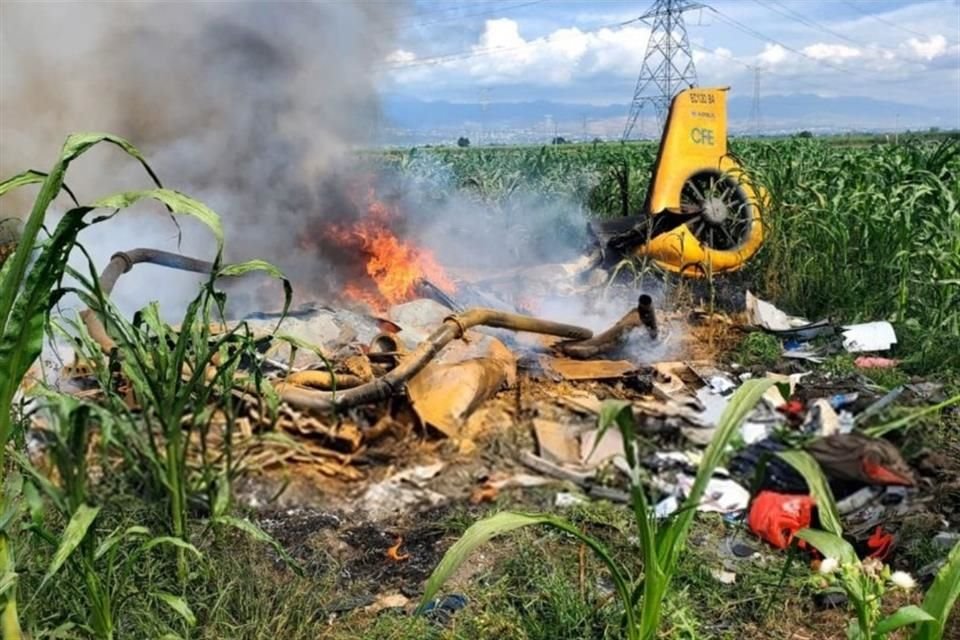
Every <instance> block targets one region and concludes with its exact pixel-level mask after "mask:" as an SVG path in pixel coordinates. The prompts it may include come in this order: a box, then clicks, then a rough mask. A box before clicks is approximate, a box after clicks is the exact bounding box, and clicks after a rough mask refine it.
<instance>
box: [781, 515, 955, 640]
mask: <svg viewBox="0 0 960 640" xmlns="http://www.w3.org/2000/svg"><path fill="white" fill-rule="evenodd" d="M797 537H798V538H800V539H801V540H805V541H807V542H809V543H810V544H811V545H813V546H814V547H816V548H817V549H818V550H819V551H820V552H821V553H822V554H823V555H824V556H825V558H824V560H823V561H822V562H821V563H820V569H819V572H820V575H821V576H822V577H823V578H824V579H826V580H827V581H828V582H829V583H831V584H835V585H838V586H840V587H841V588H842V589H843V590H844V592H845V593H846V594H847V597H848V598H849V600H850V602H851V604H852V605H853V608H854V611H855V612H856V618H854V619H852V620H850V623H849V625H848V627H847V637H848V638H850V640H885V639H886V638H887V637H889V635H890V634H891V633H892V632H894V631H896V630H897V629H900V628H903V627H910V626H914V627H916V629H915V633H914V635H913V638H914V640H940V639H941V638H943V637H944V632H945V630H946V625H947V618H948V617H949V615H950V611H951V609H952V608H953V605H954V604H955V602H956V600H957V596H958V595H960V543H958V544H957V545H956V546H954V548H953V550H952V551H951V552H950V555H949V556H948V558H947V561H946V563H945V564H944V566H943V568H942V569H941V570H940V571H939V572H938V574H937V577H936V579H935V580H934V582H933V584H932V585H931V586H930V589H929V590H928V591H927V593H926V595H925V596H924V599H923V603H922V605H921V606H919V607H918V606H916V605H907V606H903V607H900V608H899V609H897V610H896V611H894V612H893V613H891V614H890V615H887V616H884V615H883V613H882V611H881V604H882V600H883V596H884V595H885V594H886V593H887V592H888V591H890V590H891V589H894V588H899V589H906V590H910V589H913V588H914V587H915V586H916V584H915V582H914V580H913V578H912V577H911V576H910V575H909V574H907V573H904V572H902V571H893V572H892V571H891V570H890V567H888V566H886V565H884V564H883V563H882V562H880V561H879V560H876V559H874V558H867V559H866V560H863V561H861V560H860V559H859V558H858V557H857V553H856V551H855V550H854V548H853V547H852V546H851V545H850V543H848V542H847V541H846V540H844V539H843V538H841V537H840V536H837V535H834V534H832V533H829V532H827V531H819V530H815V529H804V530H802V531H799V532H797Z"/></svg>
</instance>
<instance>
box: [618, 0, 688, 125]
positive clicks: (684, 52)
mask: <svg viewBox="0 0 960 640" xmlns="http://www.w3.org/2000/svg"><path fill="white" fill-rule="evenodd" d="M705 7H706V5H703V4H700V3H699V2H693V1H692V0H656V2H654V3H653V6H652V7H650V9H649V10H647V12H646V13H645V14H643V15H642V16H640V20H642V21H643V22H645V23H646V24H649V25H650V27H651V30H650V40H649V41H647V51H646V53H645V54H644V56H643V66H642V67H641V69H640V77H639V78H637V88H636V89H634V91H633V102H632V104H631V105H630V115H629V116H627V124H626V126H625V127H624V129H623V139H624V140H626V139H628V138H629V137H630V134H631V133H632V132H633V129H634V127H635V126H636V124H637V118H638V117H639V116H640V111H641V110H642V109H643V108H644V106H646V105H648V104H649V105H651V106H653V108H654V111H655V112H656V114H657V122H658V124H659V126H660V128H661V129H662V128H663V123H664V121H665V120H666V117H667V112H668V111H669V109H670V101H671V100H673V96H675V95H677V94H678V93H679V92H680V91H682V90H683V89H687V88H689V87H692V86H695V85H696V84H697V69H696V67H694V65H693V53H692V52H691V50H690V41H689V40H688V39H687V26H686V24H685V23H684V21H683V14H684V12H686V11H690V10H692V9H703V8H705Z"/></svg>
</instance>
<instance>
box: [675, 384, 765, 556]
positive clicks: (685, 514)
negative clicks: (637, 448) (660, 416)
mask: <svg viewBox="0 0 960 640" xmlns="http://www.w3.org/2000/svg"><path fill="white" fill-rule="evenodd" d="M772 385H773V381H772V380H764V379H761V380H747V381H746V382H744V383H743V384H742V385H741V386H740V388H739V389H737V390H736V391H735V392H734V394H733V396H732V397H731V398H730V402H729V403H728V404H727V407H726V408H725V409H724V410H723V413H722V414H721V415H720V420H719V421H718V422H717V431H716V433H715V434H714V436H713V439H712V440H711V441H710V445H709V446H708V447H707V451H706V453H704V455H703V460H702V461H701V462H700V468H699V469H698V470H697V477H696V479H695V480H694V482H693V487H692V488H691V489H690V493H689V495H687V499H686V500H684V502H683V504H682V505H681V507H680V510H679V512H678V514H677V516H676V518H674V519H673V521H672V522H671V523H670V525H669V526H668V529H667V531H666V533H665V535H664V536H663V539H662V540H661V541H660V543H659V545H658V547H659V548H658V555H659V556H660V558H661V564H662V566H663V567H664V570H665V571H669V572H670V573H672V572H673V568H674V567H675V566H676V563H677V558H678V556H679V553H680V550H681V548H682V547H683V545H684V543H685V541H686V538H687V532H688V531H689V530H690V525H691V524H692V523H693V518H694V516H695V515H696V510H697V507H698V506H699V505H700V500H701V499H702V498H703V493H704V491H706V489H707V484H708V483H709V482H710V478H711V477H712V476H713V472H714V470H715V469H716V468H717V466H719V464H720V461H721V459H722V457H723V455H724V452H725V450H726V448H727V445H729V444H730V441H731V440H732V439H733V437H734V436H735V435H736V434H737V432H738V430H739V429H740V425H741V424H743V421H744V420H745V419H746V417H747V414H749V413H750V412H751V411H753V409H754V407H756V406H757V403H758V402H760V398H762V397H763V394H764V393H766V392H767V389H769V388H770V387H771V386H772Z"/></svg>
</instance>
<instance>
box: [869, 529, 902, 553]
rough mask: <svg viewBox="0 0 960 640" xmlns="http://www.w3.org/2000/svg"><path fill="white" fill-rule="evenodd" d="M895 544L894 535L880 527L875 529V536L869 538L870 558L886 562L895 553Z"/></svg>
mask: <svg viewBox="0 0 960 640" xmlns="http://www.w3.org/2000/svg"><path fill="white" fill-rule="evenodd" d="M895 543H896V538H895V537H894V536H893V534H892V533H890V532H888V531H884V530H883V527H880V526H878V527H877V528H876V529H874V531H873V535H871V536H870V537H869V538H867V548H868V549H870V555H869V557H871V558H876V559H877V560H886V559H887V556H889V555H890V552H891V551H893V545H894V544H895Z"/></svg>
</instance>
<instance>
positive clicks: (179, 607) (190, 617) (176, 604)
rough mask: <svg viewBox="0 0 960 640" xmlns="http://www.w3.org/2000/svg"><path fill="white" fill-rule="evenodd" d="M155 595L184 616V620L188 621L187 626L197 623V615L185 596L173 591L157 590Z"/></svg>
mask: <svg viewBox="0 0 960 640" xmlns="http://www.w3.org/2000/svg"><path fill="white" fill-rule="evenodd" d="M153 596H154V597H155V598H157V599H158V600H160V601H161V602H163V603H164V604H165V605H167V606H168V607H170V608H171V609H173V610H174V611H176V612H177V614H179V616H180V617H181V618H183V620H184V622H186V623H187V626H190V627H193V626H195V625H196V624H197V616H195V615H194V614H193V611H191V609H190V606H189V605H188V604H187V601H186V600H184V599H183V598H181V597H179V596H175V595H173V594H172V593H167V592H166V591H156V592H154V593H153Z"/></svg>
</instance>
